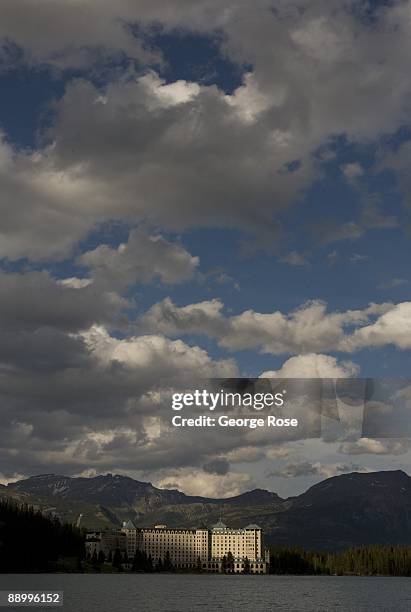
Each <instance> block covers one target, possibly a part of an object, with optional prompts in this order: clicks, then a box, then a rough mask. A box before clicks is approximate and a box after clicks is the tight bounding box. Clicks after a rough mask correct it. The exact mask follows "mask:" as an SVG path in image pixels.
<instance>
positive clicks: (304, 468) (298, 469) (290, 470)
mask: <svg viewBox="0 0 411 612" xmlns="http://www.w3.org/2000/svg"><path fill="white" fill-rule="evenodd" d="M370 471H371V470H369V469H368V468H365V467H363V466H360V465H354V464H349V465H346V464H342V463H336V464H333V463H329V464H323V463H320V462H315V463H311V462H309V461H301V462H300V463H287V464H286V465H284V466H282V467H280V468H278V469H276V470H273V471H272V472H271V473H270V475H271V476H280V477H281V478H298V477H301V476H321V477H323V478H331V477H332V476H338V474H344V473H347V472H361V473H366V472H370Z"/></svg>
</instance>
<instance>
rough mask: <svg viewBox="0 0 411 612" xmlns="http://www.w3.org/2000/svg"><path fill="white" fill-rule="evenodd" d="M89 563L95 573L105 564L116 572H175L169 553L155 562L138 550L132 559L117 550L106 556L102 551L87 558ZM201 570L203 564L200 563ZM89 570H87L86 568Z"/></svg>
mask: <svg viewBox="0 0 411 612" xmlns="http://www.w3.org/2000/svg"><path fill="white" fill-rule="evenodd" d="M87 562H88V563H89V564H91V566H92V567H93V569H94V571H101V569H102V566H103V564H106V565H111V567H112V568H114V569H115V570H117V571H119V572H122V571H123V570H124V568H125V567H127V568H128V570H129V571H131V572H149V573H150V572H170V571H173V570H174V566H173V564H172V562H171V558H170V553H169V551H167V552H166V555H165V557H164V559H157V560H156V561H154V560H153V559H152V558H151V556H150V555H147V553H145V552H144V551H143V550H136V553H135V555H134V557H133V558H132V559H129V558H128V556H127V553H121V551H120V549H119V548H117V549H116V550H115V551H114V553H112V552H111V551H110V552H109V554H108V555H107V556H106V555H105V554H104V552H103V551H102V550H100V552H99V553H98V554H97V553H96V551H94V553H93V554H92V555H91V556H90V555H89V556H87ZM199 563H200V565H199V568H201V562H199ZM86 569H87V568H86Z"/></svg>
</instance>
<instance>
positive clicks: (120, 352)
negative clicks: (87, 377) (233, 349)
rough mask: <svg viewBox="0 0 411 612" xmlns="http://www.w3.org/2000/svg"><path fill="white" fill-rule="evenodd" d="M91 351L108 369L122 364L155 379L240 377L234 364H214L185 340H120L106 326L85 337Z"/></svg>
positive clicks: (135, 338) (148, 338)
mask: <svg viewBox="0 0 411 612" xmlns="http://www.w3.org/2000/svg"><path fill="white" fill-rule="evenodd" d="M81 337H82V338H83V339H84V341H85V342H86V344H87V346H88V348H89V350H90V351H91V352H92V354H93V355H94V356H95V357H96V358H97V359H98V361H99V362H100V363H101V364H102V365H104V366H107V365H108V364H110V363H113V362H118V363H121V364H124V365H126V366H128V367H130V368H140V369H141V370H142V371H145V373H146V375H147V376H148V375H151V377H152V378H153V379H155V377H160V376H162V375H165V374H166V373H168V374H169V375H172V374H173V373H174V375H175V376H177V375H178V374H181V375H183V374H184V375H193V374H197V375H200V373H201V376H204V377H223V378H224V377H232V376H236V375H237V374H238V371H237V368H236V366H235V364H234V362H233V361H232V360H229V359H228V360H221V361H216V362H214V361H212V359H211V358H210V357H209V355H208V354H207V352H206V351H204V350H203V349H201V348H199V347H198V346H193V347H190V346H188V345H187V344H185V343H184V342H182V341H181V340H169V339H167V338H164V337H163V336H158V335H157V336H155V335H151V336H132V337H128V338H125V339H124V340H119V339H117V338H114V337H112V336H110V335H109V333H108V332H107V331H106V329H105V328H104V327H102V326H93V327H92V328H91V329H90V330H88V331H85V332H83V333H82V334H81Z"/></svg>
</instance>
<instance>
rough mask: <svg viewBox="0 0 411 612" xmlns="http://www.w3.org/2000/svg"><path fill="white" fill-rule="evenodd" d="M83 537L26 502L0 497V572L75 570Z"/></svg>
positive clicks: (79, 560) (81, 548) (80, 556)
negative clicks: (17, 502) (3, 499)
mask: <svg viewBox="0 0 411 612" xmlns="http://www.w3.org/2000/svg"><path fill="white" fill-rule="evenodd" d="M83 556H84V538H83V535H82V534H81V532H80V531H79V530H78V529H76V528H75V527H73V526H72V525H68V524H62V523H61V522H60V521H59V520H58V519H56V518H52V517H47V516H44V515H43V514H42V513H41V512H40V511H37V510H34V509H33V508H32V507H30V506H27V505H23V506H21V505H17V504H16V503H15V502H13V501H10V500H5V501H0V572H2V573H12V572H53V571H79V570H81V559H82V558H83Z"/></svg>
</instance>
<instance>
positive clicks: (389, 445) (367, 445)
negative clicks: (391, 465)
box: [339, 438, 411, 455]
mask: <svg viewBox="0 0 411 612" xmlns="http://www.w3.org/2000/svg"><path fill="white" fill-rule="evenodd" d="M410 448H411V440H408V439H385V440H384V439H378V440H377V439H374V438H360V439H359V440H356V441H354V442H343V443H342V444H341V445H340V447H339V451H340V452H341V453H344V454H345V455H366V454H370V455H403V454H404V453H406V452H407V451H409V449H410Z"/></svg>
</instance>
